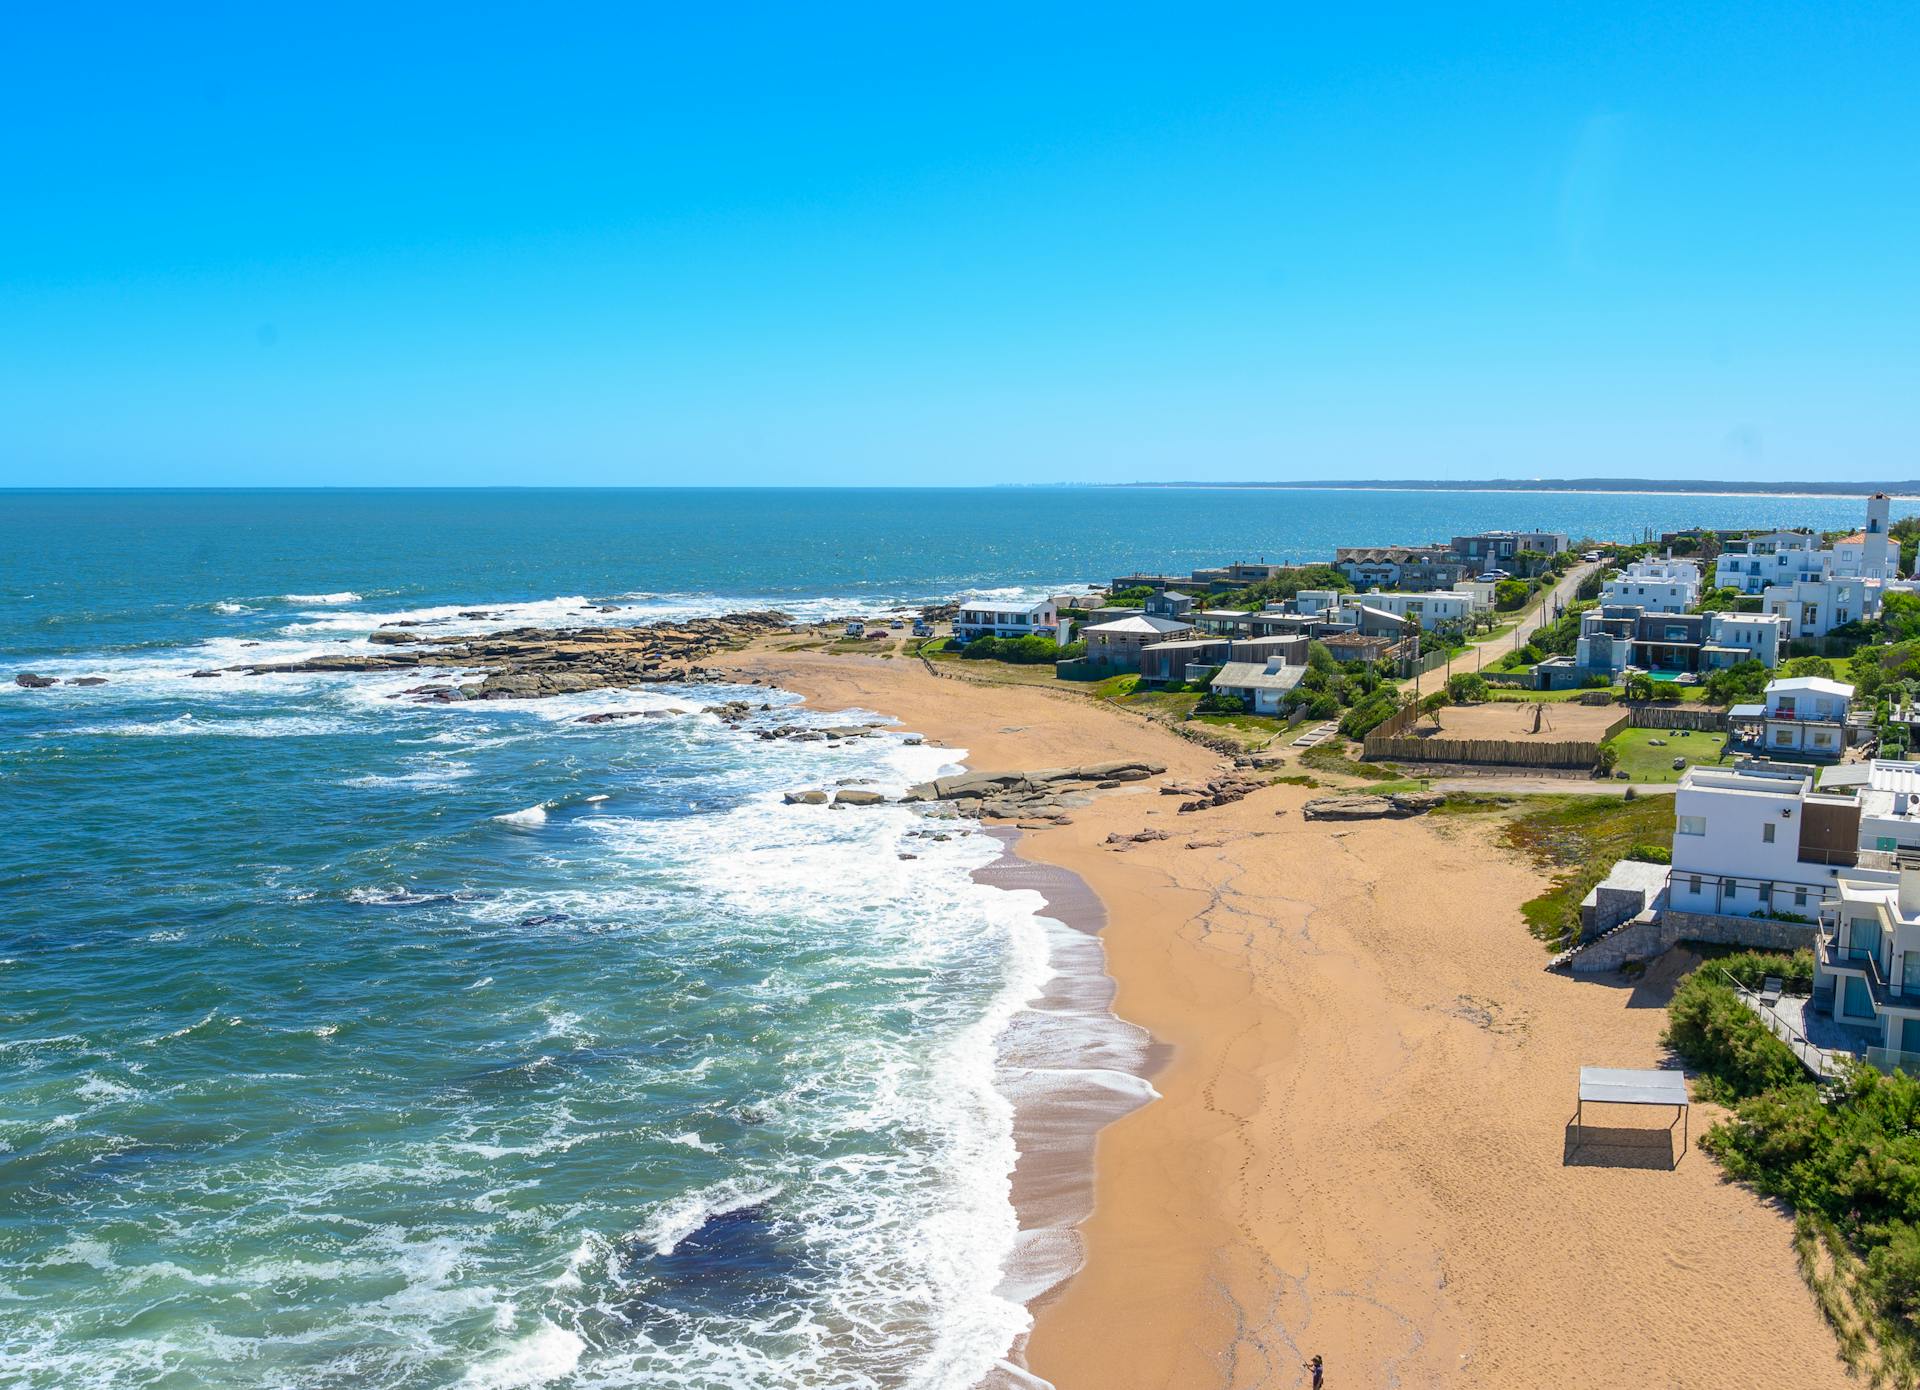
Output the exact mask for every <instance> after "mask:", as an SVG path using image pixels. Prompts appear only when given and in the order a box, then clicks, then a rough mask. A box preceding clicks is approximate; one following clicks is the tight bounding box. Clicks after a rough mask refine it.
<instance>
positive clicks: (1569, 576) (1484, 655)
mask: <svg viewBox="0 0 1920 1390" xmlns="http://www.w3.org/2000/svg"><path fill="white" fill-rule="evenodd" d="M1603 563H1604V562H1603ZM1599 568H1600V565H1599V564H1591V565H1575V566H1574V567H1573V568H1572V569H1570V570H1568V571H1567V572H1566V573H1565V574H1564V575H1562V576H1561V577H1560V582H1559V583H1558V584H1556V585H1554V586H1553V590H1552V592H1551V593H1549V594H1548V595H1547V597H1546V598H1544V599H1542V600H1541V601H1540V603H1539V604H1538V605H1536V606H1535V607H1534V609H1533V611H1532V612H1530V613H1528V614H1527V616H1526V617H1524V618H1522V619H1521V620H1520V623H1519V625H1518V626H1517V627H1515V628H1514V629H1513V631H1512V632H1506V633H1502V634H1501V635H1500V636H1498V637H1495V638H1493V639H1492V640H1490V641H1486V642H1482V643H1481V644H1480V645H1479V648H1478V650H1479V652H1480V665H1482V666H1491V665H1492V664H1493V663H1494V662H1496V661H1498V660H1499V659H1500V658H1501V657H1503V656H1505V655H1506V654H1507V653H1508V652H1511V651H1517V650H1519V649H1520V648H1521V647H1524V646H1526V644H1527V639H1528V638H1529V637H1531V636H1533V634H1534V633H1536V632H1538V631H1539V630H1540V627H1541V625H1542V624H1544V623H1546V622H1549V621H1551V620H1552V618H1553V613H1554V609H1555V608H1565V607H1566V606H1567V605H1568V604H1569V603H1572V602H1573V594H1574V590H1576V589H1578V588H1579V587H1580V581H1581V580H1583V579H1585V578H1586V577H1587V576H1588V575H1590V574H1592V573H1593V572H1594V571H1595V570H1597V569H1599ZM1472 654H1473V653H1472V649H1469V650H1468V651H1466V652H1462V653H1461V654H1460V655H1459V656H1457V657H1455V658H1454V662H1455V664H1456V665H1461V666H1462V668H1463V669H1464V663H1465V662H1466V661H1467V660H1468V659H1469V658H1470V657H1471V656H1472Z"/></svg>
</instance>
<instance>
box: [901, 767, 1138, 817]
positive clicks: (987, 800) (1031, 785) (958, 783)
mask: <svg viewBox="0 0 1920 1390" xmlns="http://www.w3.org/2000/svg"><path fill="white" fill-rule="evenodd" d="M1165 771H1166V767H1165V766H1164V765H1163V764H1160V763H1149V762H1130V761H1128V762H1109V763H1082V764H1081V765H1079V766H1077V767H1044V768H1040V769H1039V770H1038V771H1034V772H963V773H960V774H958V775H956V776H953V777H936V778H935V779H934V780H933V781H931V782H922V783H920V784H919V785H917V786H914V787H909V788H908V789H907V800H909V801H932V802H939V803H942V804H943V805H947V806H951V807H952V808H953V811H954V813H955V814H958V815H972V816H987V817H990V818H992V819H995V820H1015V821H1017V820H1031V821H1037V822H1045V823H1049V824H1054V825H1059V824H1063V823H1064V822H1065V821H1066V819H1067V817H1066V815H1065V814H1064V812H1065V810H1066V809H1067V808H1068V807H1071V806H1080V805H1084V804H1085V803H1086V800H1087V794H1088V792H1089V791H1092V790H1097V789H1100V788H1108V787H1118V786H1123V785H1125V784H1126V783H1128V782H1139V781H1143V780H1144V779H1146V778H1148V777H1152V776H1155V775H1156V774H1158V773H1162V772H1165Z"/></svg>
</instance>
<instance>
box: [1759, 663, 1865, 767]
mask: <svg viewBox="0 0 1920 1390" xmlns="http://www.w3.org/2000/svg"><path fill="white" fill-rule="evenodd" d="M1766 704H1767V714H1766V734H1765V738H1766V748H1767V751H1768V752H1769V753H1803V754H1811V755H1812V756H1814V757H1817V758H1837V757H1839V756H1840V755H1841V754H1842V753H1844V752H1845V751H1846V747H1847V715H1848V714H1849V713H1850V712H1851V711H1852V708H1853V687H1852V686H1850V685H1847V684H1845V683H1844V682H1841V681H1834V680H1828V679H1827V678H1826V677H1824V676H1796V677H1794V678H1793V679H1791V680H1777V681H1768V682H1767V698H1766Z"/></svg>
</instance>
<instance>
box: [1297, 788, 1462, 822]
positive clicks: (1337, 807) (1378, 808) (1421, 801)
mask: <svg viewBox="0 0 1920 1390" xmlns="http://www.w3.org/2000/svg"><path fill="white" fill-rule="evenodd" d="M1446 799H1447V798H1446V797H1445V796H1444V795H1443V794H1442V793H1440V792H1394V793H1393V794H1392V795H1390V796H1322V797H1316V798H1315V799H1314V800H1312V801H1309V802H1308V803H1307V804H1306V805H1305V806H1303V807H1301V808H1300V813H1301V814H1302V815H1303V816H1305V817H1306V818H1307V819H1308V820H1399V819H1403V818H1405V817H1407V816H1419V815H1425V814H1426V813H1427V812H1428V811H1431V810H1433V809H1434V808H1435V807H1436V806H1438V805H1440V804H1441V803H1442V802H1444V801H1445V800H1446Z"/></svg>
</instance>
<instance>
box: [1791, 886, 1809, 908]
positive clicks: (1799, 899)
mask: <svg viewBox="0 0 1920 1390" xmlns="http://www.w3.org/2000/svg"><path fill="white" fill-rule="evenodd" d="M1793 905H1794V906H1795V907H1805V906H1806V905H1807V890H1806V889H1804V888H1796V889H1794V890H1793Z"/></svg>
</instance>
